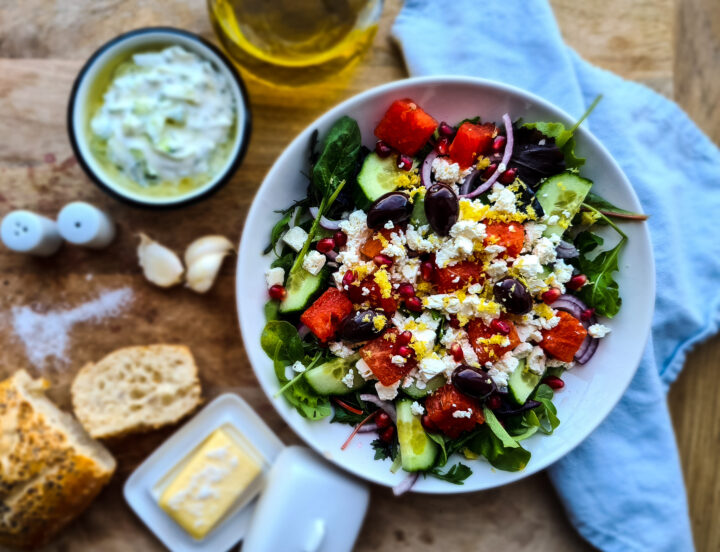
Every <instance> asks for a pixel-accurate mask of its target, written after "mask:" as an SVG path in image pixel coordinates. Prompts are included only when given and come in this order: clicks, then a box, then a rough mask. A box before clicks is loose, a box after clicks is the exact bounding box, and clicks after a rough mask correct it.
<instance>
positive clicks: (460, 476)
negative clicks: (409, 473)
mask: <svg viewBox="0 0 720 552" xmlns="http://www.w3.org/2000/svg"><path fill="white" fill-rule="evenodd" d="M427 473H428V474H430V475H432V476H433V477H437V478H438V479H442V480H443V481H448V482H449V483H453V484H455V485H462V484H463V482H464V481H465V480H466V479H467V478H468V477H470V476H471V475H472V470H471V469H470V468H469V467H467V466H466V465H465V464H462V463H460V462H458V463H457V464H453V465H452V466H451V467H450V469H448V471H446V472H445V473H443V472H442V471H440V469H439V468H435V469H433V470H430V471H429V472H427Z"/></svg>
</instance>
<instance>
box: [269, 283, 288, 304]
mask: <svg viewBox="0 0 720 552" xmlns="http://www.w3.org/2000/svg"><path fill="white" fill-rule="evenodd" d="M268 293H269V294H270V298H271V299H275V301H282V300H283V299H285V296H286V295H287V291H285V288H284V287H283V286H281V285H280V284H275V285H274V286H270V289H269V290H268Z"/></svg>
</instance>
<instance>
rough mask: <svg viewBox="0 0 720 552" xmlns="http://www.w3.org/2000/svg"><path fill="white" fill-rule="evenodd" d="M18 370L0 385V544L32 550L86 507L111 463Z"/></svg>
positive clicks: (42, 385)
mask: <svg viewBox="0 0 720 552" xmlns="http://www.w3.org/2000/svg"><path fill="white" fill-rule="evenodd" d="M49 386H50V383H49V382H48V381H47V380H45V379H42V378H40V379H33V378H32V377H30V375H29V374H28V373H27V372H25V371H24V370H20V371H18V372H16V373H15V374H14V375H13V376H12V377H10V378H8V379H6V380H5V381H2V382H0V544H4V545H7V546H10V547H13V548H26V549H30V548H35V547H38V546H41V545H42V544H44V543H46V542H48V541H49V540H50V538H51V537H52V536H53V535H54V534H55V533H56V532H57V531H59V530H60V529H61V528H62V527H63V526H64V525H66V524H67V523H69V522H70V521H71V520H72V519H73V518H75V517H76V516H77V515H78V514H80V513H81V512H82V511H83V510H85V508H86V507H87V506H88V505H89V504H90V503H91V502H92V500H93V499H94V498H95V496H96V495H97V494H98V493H99V492H100V490H101V489H102V488H103V487H104V486H105V484H106V483H107V482H108V481H109V480H110V478H111V477H112V474H113V472H114V471H115V459H114V458H113V457H112V455H111V454H110V453H109V452H108V451H107V450H106V449H105V447H103V446H102V445H101V444H100V443H98V442H97V441H94V440H93V439H91V438H90V436H89V435H88V434H87V433H86V432H85V430H84V429H83V428H82V427H81V426H80V424H79V423H78V422H77V421H76V420H75V419H74V418H73V417H72V416H71V415H70V414H67V413H65V412H62V411H61V410H59V409H58V408H57V407H56V406H55V405H54V404H53V403H52V402H50V400H49V399H47V397H45V395H44V391H45V390H46V389H47V388H48V387H49Z"/></svg>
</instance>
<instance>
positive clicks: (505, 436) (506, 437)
mask: <svg viewBox="0 0 720 552" xmlns="http://www.w3.org/2000/svg"><path fill="white" fill-rule="evenodd" d="M483 415H484V416H485V423H486V424H487V426H488V427H489V428H490V430H491V431H492V432H493V433H494V434H495V436H496V437H497V438H498V439H500V442H501V443H502V445H503V447H506V448H517V447H519V446H520V445H518V443H517V441H515V439H513V438H512V437H510V434H509V433H508V432H507V431H505V428H504V427H503V426H502V424H501V423H500V421H499V420H498V419H497V418H496V417H495V414H494V413H493V411H492V410H490V409H489V408H488V407H487V406H483Z"/></svg>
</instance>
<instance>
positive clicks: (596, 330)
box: [588, 324, 610, 339]
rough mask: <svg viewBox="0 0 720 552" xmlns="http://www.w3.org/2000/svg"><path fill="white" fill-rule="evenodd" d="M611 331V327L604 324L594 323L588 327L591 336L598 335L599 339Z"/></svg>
mask: <svg viewBox="0 0 720 552" xmlns="http://www.w3.org/2000/svg"><path fill="white" fill-rule="evenodd" d="M609 333H610V328H608V327H607V326H604V325H602V324H593V325H592V326H590V327H589V328H588V334H590V336H591V337H596V338H598V339H600V338H601V337H605V336H606V335H607V334H609Z"/></svg>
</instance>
